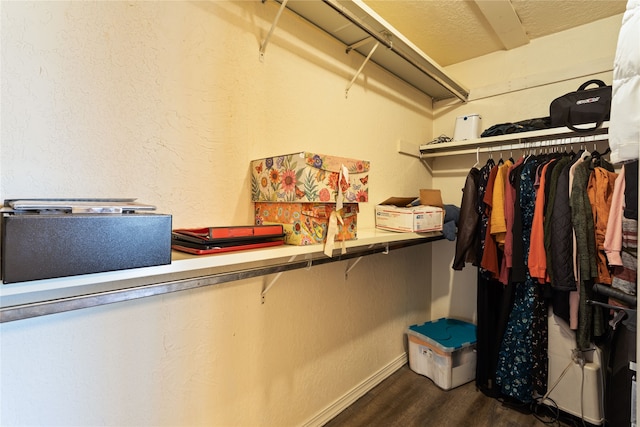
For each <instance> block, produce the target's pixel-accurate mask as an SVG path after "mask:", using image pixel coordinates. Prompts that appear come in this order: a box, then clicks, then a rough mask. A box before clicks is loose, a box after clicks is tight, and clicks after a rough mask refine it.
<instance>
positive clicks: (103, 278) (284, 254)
mask: <svg viewBox="0 0 640 427" xmlns="http://www.w3.org/2000/svg"><path fill="white" fill-rule="evenodd" d="M441 235H442V233H440V232H431V233H394V232H389V231H383V230H378V229H375V228H374V229H363V230H358V239H357V240H350V241H347V242H345V246H346V248H347V253H348V252H349V249H354V248H363V247H364V248H366V247H369V246H371V245H377V244H384V243H392V242H402V241H408V240H419V239H425V238H433V237H436V236H441ZM339 248H340V242H336V249H335V250H334V254H336V255H338V254H339V253H340V252H339ZM293 256H296V257H297V258H296V260H300V259H304V258H303V256H304V257H312V256H325V255H323V245H307V246H292V245H282V246H275V247H269V248H262V249H251V250H245V251H236V252H227V253H222V254H211V255H191V254H187V253H184V252H179V251H172V261H171V264H167V265H160V266H154V267H143V268H133V269H127V270H119V271H108V272H104V273H93V274H84V275H79V276H69V277H60V278H54V279H44V280H33V281H28V282H19V283H11V284H3V285H2V286H0V306H1V307H6V306H7V305H13V304H14V303H13V302H12V301H13V300H16V299H17V300H22V299H24V298H27V299H29V300H30V301H29V302H33V301H31V298H29V297H30V296H32V295H42V298H41V299H48V298H52V297H55V293H56V292H59V291H61V290H67V293H69V292H71V291H72V292H73V293H78V294H80V293H89V292H92V291H93V290H94V289H95V288H96V287H100V288H101V289H102V290H104V287H105V286H108V285H109V284H117V283H118V282H123V281H129V282H132V283H135V280H143V279H144V280H146V281H147V282H148V281H149V278H152V281H153V282H156V283H159V282H163V281H165V280H171V278H172V276H175V275H178V274H180V275H182V276H183V277H184V276H185V275H186V276H188V277H193V278H197V277H198V276H199V274H201V273H199V272H200V271H202V270H207V269H215V268H224V267H226V268H231V271H233V270H240V269H242V267H243V265H249V264H251V263H256V262H269V261H275V260H279V259H290V258H291V257H293ZM285 262H286V261H285ZM129 286H135V284H134V285H129ZM51 295H53V296H51ZM36 299H37V298H36ZM21 303H22V302H21Z"/></svg>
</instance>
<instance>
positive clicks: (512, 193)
mask: <svg viewBox="0 0 640 427" xmlns="http://www.w3.org/2000/svg"><path fill="white" fill-rule="evenodd" d="M523 162H524V157H520V158H519V159H518V160H517V161H516V162H515V163H514V164H513V165H512V166H510V167H509V168H508V169H507V173H506V176H505V183H504V185H505V188H504V217H505V218H504V219H505V222H506V227H507V231H506V233H505V236H504V253H503V256H502V266H501V268H500V283H502V284H503V285H506V284H507V283H509V276H510V275H511V268H512V267H513V221H514V217H515V200H516V189H515V186H514V183H513V182H512V181H511V178H510V177H511V172H512V171H513V170H514V169H515V168H517V167H519V166H520V165H522V163H523Z"/></svg>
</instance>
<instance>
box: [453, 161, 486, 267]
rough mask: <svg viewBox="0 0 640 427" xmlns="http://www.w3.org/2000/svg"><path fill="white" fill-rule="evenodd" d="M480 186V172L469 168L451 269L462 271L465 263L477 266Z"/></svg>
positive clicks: (463, 190) (463, 191)
mask: <svg viewBox="0 0 640 427" xmlns="http://www.w3.org/2000/svg"><path fill="white" fill-rule="evenodd" d="M479 185H480V171H479V170H478V169H476V168H471V170H470V171H469V174H468V175H467V179H466V180H465V183H464V188H463V189H462V202H461V203H460V217H459V219H458V231H457V238H456V251H455V256H454V258H453V269H454V270H462V269H463V268H464V265H465V263H471V264H472V265H475V266H477V265H479V259H478V253H479V246H480V240H479V238H478V237H479V236H478V224H479V222H480V215H478V211H477V208H476V207H477V205H478V194H479V193H478V187H479Z"/></svg>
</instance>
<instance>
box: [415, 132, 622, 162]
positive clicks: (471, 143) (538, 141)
mask: <svg viewBox="0 0 640 427" xmlns="http://www.w3.org/2000/svg"><path fill="white" fill-rule="evenodd" d="M607 131H608V129H607V128H599V129H597V130H594V131H592V132H589V133H585V134H580V133H576V132H570V133H569V132H559V133H549V130H546V131H537V132H532V133H533V135H532V133H529V135H527V133H528V132H523V133H522V135H521V136H519V135H518V134H509V135H501V136H498V137H489V138H478V139H475V140H466V141H453V142H445V143H440V144H424V145H421V146H420V149H419V151H420V158H421V159H426V158H431V157H441V156H452V155H460V154H477V153H495V152H500V151H508V150H521V149H535V148H541V147H554V146H561V145H571V144H575V145H580V144H588V143H594V142H598V141H608V140H609V135H608V133H607Z"/></svg>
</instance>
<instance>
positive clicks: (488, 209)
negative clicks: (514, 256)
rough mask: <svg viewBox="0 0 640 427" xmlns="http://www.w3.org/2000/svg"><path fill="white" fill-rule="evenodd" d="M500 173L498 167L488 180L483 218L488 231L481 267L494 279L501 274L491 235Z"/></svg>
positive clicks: (493, 169)
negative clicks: (494, 197) (495, 193)
mask: <svg viewBox="0 0 640 427" xmlns="http://www.w3.org/2000/svg"><path fill="white" fill-rule="evenodd" d="M497 173H498V166H494V167H493V168H491V171H490V173H489V178H488V180H487V188H486V189H485V192H484V196H483V198H482V201H483V202H484V206H485V210H484V214H483V217H486V218H487V221H486V222H487V224H486V231H485V236H484V248H483V250H482V260H481V262H480V266H481V267H482V268H483V269H484V270H486V274H487V275H488V277H491V278H492V279H493V278H495V279H497V278H498V273H499V269H500V267H499V260H498V246H497V244H496V241H495V239H494V237H493V235H492V233H491V217H492V213H493V189H494V184H495V182H496V175H497Z"/></svg>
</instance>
